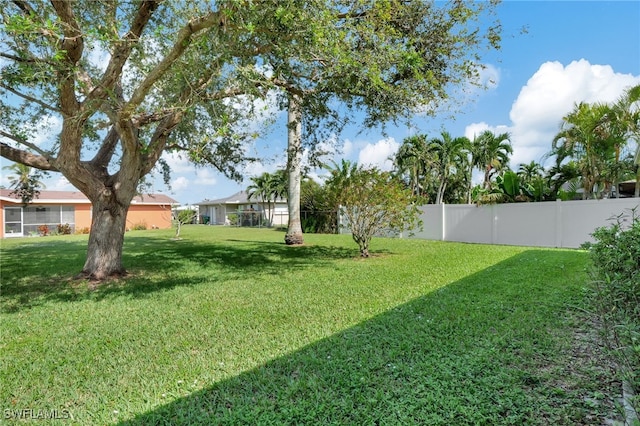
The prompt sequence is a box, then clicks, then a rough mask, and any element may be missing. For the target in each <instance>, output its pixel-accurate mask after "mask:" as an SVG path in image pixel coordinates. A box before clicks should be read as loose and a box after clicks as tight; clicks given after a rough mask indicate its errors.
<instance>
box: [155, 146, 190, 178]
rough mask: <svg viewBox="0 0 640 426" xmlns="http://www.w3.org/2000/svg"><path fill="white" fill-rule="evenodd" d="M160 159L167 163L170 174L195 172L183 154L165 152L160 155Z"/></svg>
mask: <svg viewBox="0 0 640 426" xmlns="http://www.w3.org/2000/svg"><path fill="white" fill-rule="evenodd" d="M162 159H163V160H164V161H166V162H167V164H168V165H169V167H170V168H171V172H172V173H189V172H193V171H194V170H195V166H194V165H193V164H191V162H189V159H188V158H187V156H186V155H185V154H183V153H179V152H166V151H165V152H164V153H163V154H162Z"/></svg>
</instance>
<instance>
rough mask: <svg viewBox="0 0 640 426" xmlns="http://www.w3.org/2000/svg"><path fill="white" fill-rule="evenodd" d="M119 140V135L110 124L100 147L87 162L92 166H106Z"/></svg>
mask: <svg viewBox="0 0 640 426" xmlns="http://www.w3.org/2000/svg"><path fill="white" fill-rule="evenodd" d="M119 140H120V136H119V135H118V132H117V131H116V128H115V126H112V127H111V130H109V133H107V136H105V138H104V140H103V141H102V145H101V146H100V149H99V150H98V152H97V153H96V155H95V156H94V157H93V158H92V159H91V161H90V162H89V163H91V165H93V166H97V167H105V168H106V167H107V166H108V165H109V162H110V161H111V158H112V157H113V153H114V152H115V150H116V146H118V141H119Z"/></svg>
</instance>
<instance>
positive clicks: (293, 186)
mask: <svg viewBox="0 0 640 426" xmlns="http://www.w3.org/2000/svg"><path fill="white" fill-rule="evenodd" d="M301 104H302V99H301V98H300V96H299V95H296V94H293V93H289V110H288V114H287V127H288V131H287V137H288V147H287V173H288V175H289V176H288V178H289V189H288V191H289V197H288V200H287V205H288V208H289V226H288V229H287V234H286V235H285V236H284V242H285V243H286V244H287V245H298V244H303V243H304V238H303V237H302V223H301V221H300V179H301V173H302V105H301Z"/></svg>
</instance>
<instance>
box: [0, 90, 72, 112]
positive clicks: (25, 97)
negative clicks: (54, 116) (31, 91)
mask: <svg viewBox="0 0 640 426" xmlns="http://www.w3.org/2000/svg"><path fill="white" fill-rule="evenodd" d="M0 87H1V88H3V89H5V90H7V91H9V92H11V93H13V94H14V95H16V96H18V97H21V98H22V99H25V100H27V101H29V102H34V103H36V104H38V105H40V106H41V107H43V108H44V109H48V110H49V111H53V112H57V113H62V111H61V110H60V108H56V107H54V106H51V105H49V104H47V103H44V102H42V101H41V100H40V99H36V98H34V97H33V96H29V95H27V94H24V93H22V92H18V91H17V90H15V89H14V88H12V87H9V86H7V85H6V84H4V83H0Z"/></svg>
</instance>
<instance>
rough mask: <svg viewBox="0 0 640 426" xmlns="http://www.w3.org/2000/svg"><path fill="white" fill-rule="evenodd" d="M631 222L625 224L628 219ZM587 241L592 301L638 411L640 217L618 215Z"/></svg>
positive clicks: (639, 376)
mask: <svg viewBox="0 0 640 426" xmlns="http://www.w3.org/2000/svg"><path fill="white" fill-rule="evenodd" d="M629 218H630V219H631V221H630V223H625V222H626V221H627V220H628V219H629ZM592 235H593V237H594V239H595V240H596V242H595V243H593V244H589V245H588V248H589V250H590V257H591V261H592V263H593V272H592V276H593V289H594V297H593V298H592V303H593V305H594V307H595V309H596V310H597V312H598V314H599V315H600V318H601V320H602V323H603V325H604V329H605V330H604V331H605V337H606V340H607V343H608V344H609V346H610V348H611V349H612V352H613V355H614V357H615V359H616V361H617V363H618V365H620V367H621V369H622V372H623V379H624V380H626V381H627V382H628V383H629V385H630V386H631V387H632V388H633V390H634V391H635V394H636V395H638V396H637V397H636V398H635V401H631V405H632V406H633V408H634V410H635V411H636V413H638V412H640V394H639V391H640V216H638V214H637V212H636V211H635V209H634V210H632V211H631V215H630V216H629V215H620V216H618V217H617V218H616V220H615V223H613V224H612V225H610V226H608V227H602V228H598V229H596V230H595V232H594V233H593V234H592Z"/></svg>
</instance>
